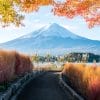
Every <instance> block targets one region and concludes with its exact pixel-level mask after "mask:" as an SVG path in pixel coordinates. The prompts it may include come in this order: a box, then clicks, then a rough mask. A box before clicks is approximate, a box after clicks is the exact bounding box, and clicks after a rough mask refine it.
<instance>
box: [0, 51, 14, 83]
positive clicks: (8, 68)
mask: <svg viewBox="0 0 100 100" xmlns="http://www.w3.org/2000/svg"><path fill="white" fill-rule="evenodd" d="M14 68H15V54H14V53H13V52H8V51H4V50H0V82H4V81H9V80H10V79H12V77H13V76H14V72H15V69H14Z"/></svg>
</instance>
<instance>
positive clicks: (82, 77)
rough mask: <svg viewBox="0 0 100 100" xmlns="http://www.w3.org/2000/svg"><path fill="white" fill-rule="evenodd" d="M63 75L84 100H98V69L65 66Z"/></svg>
mask: <svg viewBox="0 0 100 100" xmlns="http://www.w3.org/2000/svg"><path fill="white" fill-rule="evenodd" d="M63 74H64V75H66V76H67V79H68V80H69V83H70V84H69V85H70V86H72V87H73V88H74V89H75V90H76V91H77V92H78V93H80V95H82V96H83V97H84V98H85V99H86V100H100V67H96V66H95V67H94V66H86V65H84V64H65V66H64V69H63Z"/></svg>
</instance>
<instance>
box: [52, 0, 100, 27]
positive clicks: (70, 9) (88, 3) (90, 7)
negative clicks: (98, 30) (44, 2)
mask: <svg viewBox="0 0 100 100" xmlns="http://www.w3.org/2000/svg"><path fill="white" fill-rule="evenodd" d="M53 11H54V14H56V15H58V16H66V17H68V18H73V17H74V16H78V15H80V16H82V17H83V18H84V19H85V21H86V22H87V23H88V26H89V28H92V27H94V25H100V0H66V2H64V3H58V2H57V3H56V2H55V4H54V10H53Z"/></svg>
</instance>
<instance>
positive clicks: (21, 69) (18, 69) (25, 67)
mask: <svg viewBox="0 0 100 100" xmlns="http://www.w3.org/2000/svg"><path fill="white" fill-rule="evenodd" d="M32 69H33V65H32V62H31V60H30V58H29V57H28V56H26V55H23V54H19V53H17V52H15V51H5V50H0V83H1V82H5V81H10V80H11V79H12V78H14V76H16V75H22V74H25V73H26V72H31V71H32Z"/></svg>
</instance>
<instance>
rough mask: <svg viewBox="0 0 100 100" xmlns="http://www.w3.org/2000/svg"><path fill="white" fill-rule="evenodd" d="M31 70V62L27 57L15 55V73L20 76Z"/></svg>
mask: <svg viewBox="0 0 100 100" xmlns="http://www.w3.org/2000/svg"><path fill="white" fill-rule="evenodd" d="M32 69H33V65H32V62H31V60H30V58H29V56H27V55H24V54H18V53H16V65H15V73H16V74H17V75H22V74H24V73H26V72H31V71H32Z"/></svg>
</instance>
